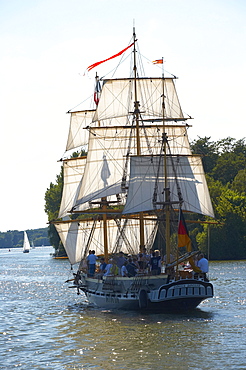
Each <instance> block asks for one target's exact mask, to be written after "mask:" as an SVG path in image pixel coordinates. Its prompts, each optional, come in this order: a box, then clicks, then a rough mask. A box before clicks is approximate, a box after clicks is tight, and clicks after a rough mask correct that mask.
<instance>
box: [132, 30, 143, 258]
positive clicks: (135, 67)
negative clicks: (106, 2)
mask: <svg viewBox="0 0 246 370" xmlns="http://www.w3.org/2000/svg"><path fill="white" fill-rule="evenodd" d="M136 41H137V39H136V33H135V27H133V42H134V46H133V58H134V59H133V62H134V66H133V72H134V116H135V119H136V141H137V155H138V156H139V155H141V146H140V134H139V113H140V111H139V106H140V104H139V101H138V95H137V63H136ZM139 228H140V230H139V231H140V251H142V250H143V248H144V220H143V212H140V214H139Z"/></svg>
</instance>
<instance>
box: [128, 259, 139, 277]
mask: <svg viewBox="0 0 246 370" xmlns="http://www.w3.org/2000/svg"><path fill="white" fill-rule="evenodd" d="M126 269H127V272H128V277H133V276H135V275H136V274H137V266H136V264H135V263H134V262H133V260H132V259H131V258H129V259H128V264H127V265H126Z"/></svg>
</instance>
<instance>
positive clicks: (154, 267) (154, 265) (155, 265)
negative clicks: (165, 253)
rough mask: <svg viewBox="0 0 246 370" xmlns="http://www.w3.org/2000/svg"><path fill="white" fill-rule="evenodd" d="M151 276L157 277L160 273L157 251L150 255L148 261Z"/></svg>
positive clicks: (159, 257)
mask: <svg viewBox="0 0 246 370" xmlns="http://www.w3.org/2000/svg"><path fill="white" fill-rule="evenodd" d="M150 267H151V275H159V274H160V273H161V256H160V254H159V251H158V250H156V251H155V252H153V253H152V257H151V259H150Z"/></svg>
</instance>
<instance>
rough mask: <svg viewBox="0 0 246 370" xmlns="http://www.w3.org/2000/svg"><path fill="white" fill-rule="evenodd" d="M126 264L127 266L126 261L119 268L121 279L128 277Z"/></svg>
mask: <svg viewBox="0 0 246 370" xmlns="http://www.w3.org/2000/svg"><path fill="white" fill-rule="evenodd" d="M127 264H128V262H127V261H126V262H124V265H123V266H122V267H121V271H120V272H121V276H123V277H127V276H128V271H127V268H126V266H127Z"/></svg>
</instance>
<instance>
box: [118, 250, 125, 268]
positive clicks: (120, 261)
mask: <svg viewBox="0 0 246 370" xmlns="http://www.w3.org/2000/svg"><path fill="white" fill-rule="evenodd" d="M116 261H117V267H118V268H119V270H120V269H121V267H122V266H123V265H124V263H125V262H126V258H125V257H124V253H123V252H120V253H119V256H118V257H117V260H116Z"/></svg>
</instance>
